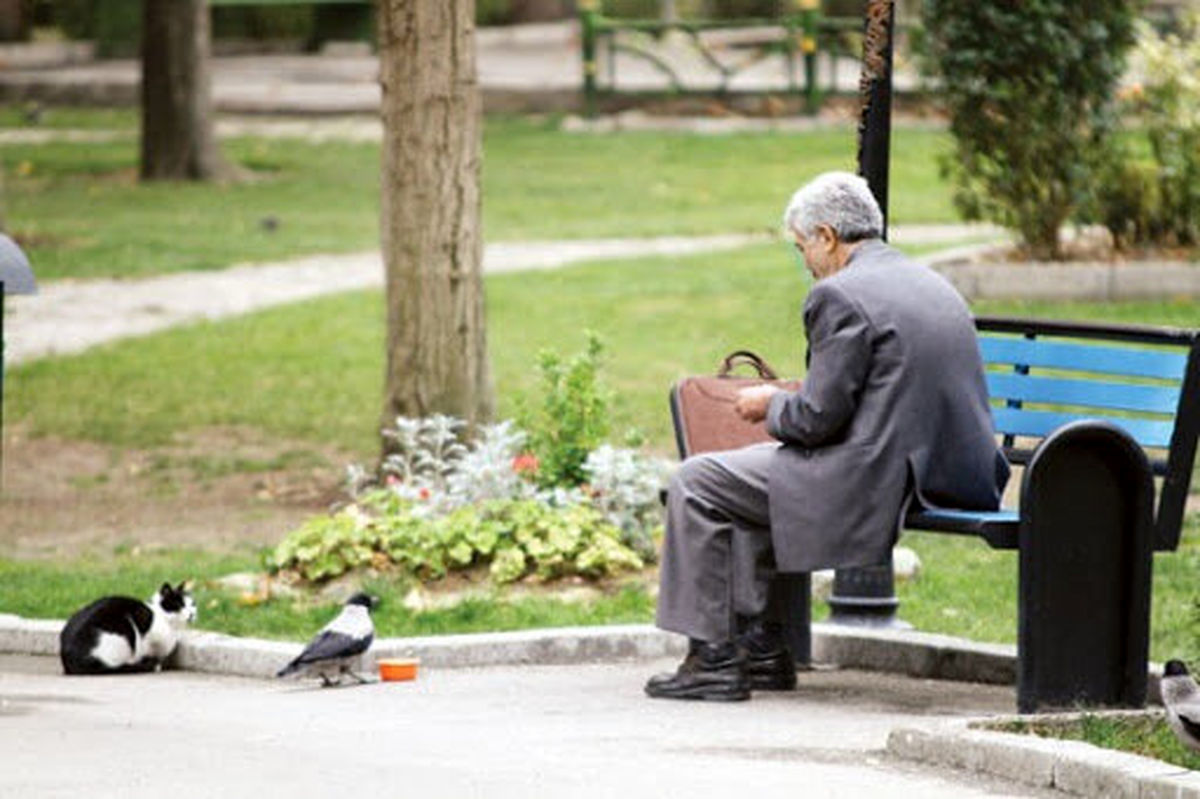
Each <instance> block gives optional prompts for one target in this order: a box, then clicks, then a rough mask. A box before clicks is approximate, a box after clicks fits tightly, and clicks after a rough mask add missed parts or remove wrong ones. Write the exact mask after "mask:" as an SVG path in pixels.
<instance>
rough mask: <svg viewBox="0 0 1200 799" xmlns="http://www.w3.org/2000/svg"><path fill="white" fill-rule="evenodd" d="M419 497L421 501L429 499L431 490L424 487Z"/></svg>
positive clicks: (418, 494) (418, 493)
mask: <svg viewBox="0 0 1200 799" xmlns="http://www.w3.org/2000/svg"><path fill="white" fill-rule="evenodd" d="M417 496H419V497H420V498H421V499H429V489H428V488H425V487H424V486H422V487H421V490H420V491H418V492H417Z"/></svg>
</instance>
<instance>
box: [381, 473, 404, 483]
mask: <svg viewBox="0 0 1200 799" xmlns="http://www.w3.org/2000/svg"><path fill="white" fill-rule="evenodd" d="M383 482H385V483H387V484H388V485H390V486H394V485H396V483H399V482H400V478H399V477H397V476H396V475H394V474H389V475H388V476H387V477H385V478H383Z"/></svg>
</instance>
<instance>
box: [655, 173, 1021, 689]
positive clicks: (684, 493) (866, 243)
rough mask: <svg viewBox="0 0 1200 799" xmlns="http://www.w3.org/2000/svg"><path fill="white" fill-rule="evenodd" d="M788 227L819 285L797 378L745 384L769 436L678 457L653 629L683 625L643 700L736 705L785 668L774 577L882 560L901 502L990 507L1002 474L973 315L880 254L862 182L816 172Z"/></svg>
mask: <svg viewBox="0 0 1200 799" xmlns="http://www.w3.org/2000/svg"><path fill="white" fill-rule="evenodd" d="M784 223H785V225H786V226H787V229H788V231H789V233H790V234H791V235H792V237H793V238H794V239H795V244H796V248H797V249H798V250H799V251H800V252H801V253H802V254H803V256H804V261H805V264H806V266H807V268H808V270H809V271H810V272H811V273H812V275H813V277H814V278H815V279H816V283H815V284H814V285H813V287H812V290H811V291H810V292H809V294H808V298H807V300H806V301H805V303H804V328H805V332H806V334H807V337H808V374H807V375H806V377H805V378H804V382H803V385H802V387H801V388H800V390H798V391H795V392H785V391H781V390H779V389H777V388H775V387H773V386H757V387H754V388H750V389H746V390H744V391H743V392H742V393H741V395H740V396H739V397H738V401H737V404H736V412H737V413H739V414H740V415H741V416H742V418H744V419H747V420H749V421H761V420H763V419H765V420H766V425H767V430H768V431H769V432H770V434H771V435H772V437H774V438H775V439H777V440H778V443H770V444H760V445H756V446H751V447H746V448H744V449H738V450H731V451H727V452H718V453H707V454H704V455H699V456H696V457H692V458H688V459H687V460H686V461H684V463H683V465H682V466H681V467H680V469H679V471H678V472H677V473H676V474H675V476H674V478H673V480H672V482H671V485H670V489H669V496H668V503H667V534H666V541H665V543H664V547H663V558H662V569H661V577H660V579H661V584H660V591H659V598H658V614H657V624H658V626H659V627H661V628H663V629H665V630H671V631H674V632H678V633H682V634H684V635H686V636H688V638H689V641H690V645H689V649H688V655H687V657H686V658H685V660H684V661H683V664H682V665H681V666H680V667H679V669H678V670H677V671H676V672H674V673H673V674H663V675H658V676H655V677H653V678H651V679H650V681H649V682H648V683H647V684H646V693H647V694H649V695H650V696H652V697H666V698H676V699H718V700H738V699H748V698H749V697H750V692H751V689H755V688H757V689H765V690H787V689H790V688H793V687H794V686H795V684H796V667H795V663H794V661H793V659H792V655H791V653H790V652H789V651H788V650H787V648H786V646H785V644H784V641H783V638H782V634H781V628H780V625H779V623H778V621H777V620H772V619H768V618H764V616H763V614H764V612H765V610H766V607H767V586H768V583H769V581H770V578H771V576H772V574H773V573H774V571H776V570H777V571H782V572H808V571H814V570H817V569H825V568H834V567H837V568H844V567H856V566H872V565H877V564H881V563H884V562H886V561H887V559H888V556H889V554H890V552H891V548H892V546H893V545H894V544H895V541H896V538H897V535H898V534H899V531H900V524H901V522H902V520H903V518H904V514H905V511H906V510H907V508H908V506H909V503H911V502H917V503H920V504H921V506H923V507H937V506H939V505H944V506H947V507H956V508H978V509H995V508H997V507H998V506H999V502H1000V495H1001V493H1002V491H1003V488H1004V484H1005V482H1007V480H1008V473H1009V469H1008V464H1007V463H1006V462H1005V460H1004V456H1003V454H1002V453H1001V452H1000V450H999V448H998V447H997V445H996V442H995V438H994V436H993V431H992V422H991V415H990V412H989V410H988V399H987V397H988V395H987V389H986V386H985V384H984V376H983V364H982V362H981V359H980V355H979V349H978V345H977V344H976V339H975V328H974V323H973V321H972V318H971V313H970V311H969V310H968V309H967V306H966V304H965V303H964V302H963V299H962V297H960V296H959V294H958V292H956V291H955V290H954V288H953V287H952V286H951V285H950V284H949V283H948V282H946V281H945V280H944V279H943V278H942V277H941V276H939V275H937V274H936V273H934V272H933V271H931V270H930V269H928V268H926V267H924V266H921V265H919V264H916V263H914V262H913V261H911V260H909V259H908V258H907V257H905V256H904V255H902V254H901V253H899V252H897V251H896V250H894V249H892V248H891V247H889V246H888V245H886V244H885V243H883V241H881V240H880V236H881V233H882V229H883V215H882V213H881V212H880V209H879V206H878V204H877V203H876V202H875V199H874V197H873V196H872V195H871V192H870V190H869V189H868V187H867V185H866V183H865V182H864V181H863V180H862V179H861V178H859V177H856V176H854V175H851V174H848V173H838V172H834V173H828V174H825V175H821V176H820V177H818V178H816V179H815V180H813V181H812V182H811V183H809V184H808V185H806V186H804V187H803V188H801V189H800V190H799V191H797V192H796V194H795V196H793V197H792V200H791V202H790V203H789V205H788V207H787V211H786V212H785V214H784Z"/></svg>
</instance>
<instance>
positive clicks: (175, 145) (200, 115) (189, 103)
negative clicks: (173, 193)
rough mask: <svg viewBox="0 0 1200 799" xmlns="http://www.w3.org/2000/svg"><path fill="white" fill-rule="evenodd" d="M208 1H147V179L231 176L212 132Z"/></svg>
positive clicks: (144, 61)
mask: <svg viewBox="0 0 1200 799" xmlns="http://www.w3.org/2000/svg"><path fill="white" fill-rule="evenodd" d="M209 38H210V31H209V14H208V3H207V2H206V0H144V9H143V17H142V163H141V175H142V179H143V180H214V179H221V178H227V177H231V176H232V173H233V170H232V169H231V168H230V166H229V164H228V163H227V162H226V161H225V159H224V158H222V157H221V152H220V150H219V149H218V147H217V140H216V135H215V134H214V132H213V113H212V84H211V78H210V76H209Z"/></svg>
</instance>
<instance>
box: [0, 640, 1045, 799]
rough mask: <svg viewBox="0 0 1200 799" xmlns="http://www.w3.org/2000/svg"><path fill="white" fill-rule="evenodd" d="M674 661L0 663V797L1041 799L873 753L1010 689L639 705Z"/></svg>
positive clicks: (822, 686)
mask: <svg viewBox="0 0 1200 799" xmlns="http://www.w3.org/2000/svg"><path fill="white" fill-rule="evenodd" d="M672 665H673V664H672V663H669V662H657V663H629V664H617V665H611V664H610V665H572V666H558V667H554V666H522V667H497V668H483V669H442V670H438V669H425V670H423V671H422V674H421V676H420V678H419V679H418V680H417V681H416V682H413V683H380V684H374V685H367V686H362V687H353V688H350V687H347V688H341V689H329V690H322V689H317V688H310V687H307V686H303V685H301V684H296V683H279V682H273V681H263V680H251V679H240V678H221V677H211V676H202V675H197V674H191V673H184V672H168V673H163V674H158V675H150V676H141V677H116V678H80V677H75V678H69V677H63V676H61V675H60V674H59V673H58V663H57V661H56V660H55V659H51V658H31V657H16V656H2V657H0V748H2V749H3V752H4V775H3V777H2V778H0V794H3V795H5V796H21V797H48V796H82V795H87V796H90V797H109V796H112V797H122V799H133V798H135V797H143V796H144V797H158V796H162V795H170V796H177V797H193V796H195V797H200V796H223V797H239V796H246V797H260V796H287V797H290V798H291V799H300V798H301V797H310V796H312V797H326V796H332V795H339V794H344V793H347V792H349V793H351V794H353V795H357V796H421V797H430V799H434V798H435V797H455V798H456V799H457V798H458V797H471V796H479V797H488V799H498V798H500V797H509V796H512V797H529V796H561V797H567V796H570V797H601V796H614V797H623V798H624V799H630V798H632V797H656V798H657V797H672V796H680V797H717V796H741V795H744V794H745V793H746V792H747V791H750V792H751V794H752V795H753V796H755V797H763V798H764V799H765V798H766V797H776V796H778V797H787V798H788V799H791V798H792V797H795V796H798V795H802V796H805V797H834V796H836V797H859V796H878V797H885V796H886V797H923V798H927V799H938V797H946V799H951V797H953V799H970V798H972V797H983V796H1033V797H1049V796H1053V795H1054V794H1051V793H1049V792H1045V791H1035V790H1030V789H1024V788H1020V787H1017V786H1013V785H1010V784H1009V783H1005V782H997V781H995V780H992V779H988V778H982V777H979V776H976V775H972V774H968V773H965V772H958V771H953V770H945V771H943V770H935V769H930V768H926V767H922V766H916V765H913V764H910V763H908V762H905V761H899V760H895V759H891V758H889V757H888V756H887V755H886V754H885V753H884V751H883V749H884V745H885V743H886V739H887V735H888V732H889V731H890V730H892V729H893V728H895V727H897V726H903V725H912V724H914V723H919V722H920V721H921V719H922V718H925V717H947V716H962V715H979V714H990V713H1007V712H1009V711H1010V710H1011V708H1012V703H1013V696H1012V690H1011V689H1010V688H1000V687H993V686H978V685H970V684H962V683H946V682H933V681H928V680H911V679H906V678H900V677H891V676H886V675H878V674H866V673H861V672H848V671H838V672H815V673H811V674H808V675H801V678H802V679H801V688H800V690H798V691H796V692H793V693H788V694H775V695H770V694H760V695H756V696H755V697H754V699H752V700H751V701H750V702H746V703H738V704H732V705H726V704H721V703H686V702H667V701H651V700H649V699H646V698H645V697H644V696H643V695H642V693H641V685H642V683H643V681H644V680H645V678H646V676H647V675H648V674H649V673H651V672H653V671H654V670H656V669H660V670H661V669H664V668H667V667H670V666H672ZM64 753H68V754H64Z"/></svg>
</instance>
